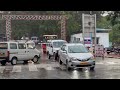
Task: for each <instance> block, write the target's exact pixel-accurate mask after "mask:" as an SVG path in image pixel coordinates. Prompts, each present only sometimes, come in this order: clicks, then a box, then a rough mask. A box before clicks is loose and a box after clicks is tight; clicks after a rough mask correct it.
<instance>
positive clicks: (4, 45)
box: [0, 43, 8, 49]
mask: <svg viewBox="0 0 120 90" xmlns="http://www.w3.org/2000/svg"><path fill="white" fill-rule="evenodd" d="M7 48H8V46H7V43H0V49H7Z"/></svg>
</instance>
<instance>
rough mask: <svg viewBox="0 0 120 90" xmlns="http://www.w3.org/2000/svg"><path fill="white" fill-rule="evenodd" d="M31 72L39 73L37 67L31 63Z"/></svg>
mask: <svg viewBox="0 0 120 90" xmlns="http://www.w3.org/2000/svg"><path fill="white" fill-rule="evenodd" d="M28 66H29V71H38V69H37V67H36V65H34V64H33V63H29V65H28Z"/></svg>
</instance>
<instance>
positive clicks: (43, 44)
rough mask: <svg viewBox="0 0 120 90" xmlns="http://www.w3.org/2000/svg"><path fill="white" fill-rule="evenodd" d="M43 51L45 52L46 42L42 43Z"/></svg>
mask: <svg viewBox="0 0 120 90" xmlns="http://www.w3.org/2000/svg"><path fill="white" fill-rule="evenodd" d="M42 49H43V53H46V43H42Z"/></svg>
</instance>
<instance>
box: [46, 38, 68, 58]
mask: <svg viewBox="0 0 120 90" xmlns="http://www.w3.org/2000/svg"><path fill="white" fill-rule="evenodd" d="M65 43H67V41H65V40H49V41H48V45H47V54H48V58H49V59H50V58H51V56H53V57H54V58H55V60H57V58H58V51H59V49H60V47H61V46H62V45H63V44H65Z"/></svg>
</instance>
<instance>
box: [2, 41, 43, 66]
mask: <svg viewBox="0 0 120 90" xmlns="http://www.w3.org/2000/svg"><path fill="white" fill-rule="evenodd" d="M40 56H41V55H40V51H38V50H37V49H36V48H35V47H32V45H31V43H30V42H29V43H27V42H26V43H25V42H15V41H9V42H0V62H1V64H2V65H5V64H6V62H11V64H12V65H16V64H17V61H20V60H22V61H24V63H27V61H28V60H33V62H34V63H37V61H38V59H39V58H40Z"/></svg>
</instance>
